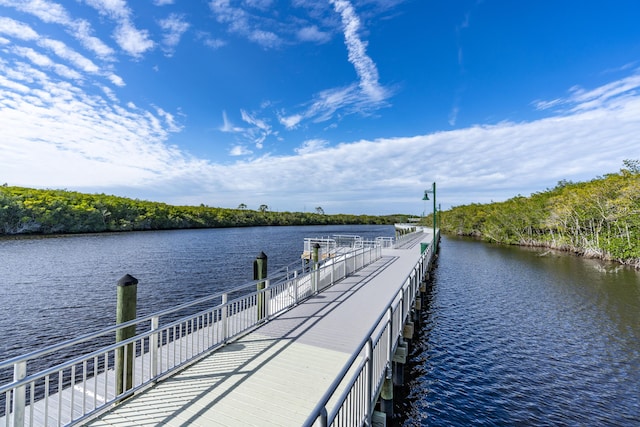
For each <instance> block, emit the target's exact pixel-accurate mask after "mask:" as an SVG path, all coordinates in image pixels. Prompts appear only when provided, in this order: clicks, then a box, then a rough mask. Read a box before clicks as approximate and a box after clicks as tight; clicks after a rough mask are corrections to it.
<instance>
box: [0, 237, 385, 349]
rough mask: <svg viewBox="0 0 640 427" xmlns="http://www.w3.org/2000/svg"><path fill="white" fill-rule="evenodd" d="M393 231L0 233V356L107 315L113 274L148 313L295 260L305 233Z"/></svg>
mask: <svg viewBox="0 0 640 427" xmlns="http://www.w3.org/2000/svg"><path fill="white" fill-rule="evenodd" d="M333 234H358V235H360V236H362V237H365V238H366V237H370V238H375V237H377V236H393V234H394V228H393V226H310V227H250V228H224V229H207V230H176V231H159V232H133V233H115V234H94V235H75V236H64V237H46V238H19V239H0V263H1V264H0V313H3V315H2V316H0V331H2V333H3V336H4V339H2V340H0V360H5V359H8V358H9V357H13V356H16V355H19V354H24V353H27V352H29V351H32V350H35V349H38V348H41V347H45V346H46V345H47V344H51V343H55V342H59V341H62V340H64V339H68V338H70V337H75V336H78V335H81V334H84V333H86V332H90V331H94V330H98V329H100V328H102V327H106V326H110V325H112V324H113V323H114V322H115V309H116V283H117V281H118V280H119V279H120V278H121V277H122V276H124V275H125V274H131V275H132V276H134V277H135V278H137V279H138V280H139V283H138V313H139V315H141V316H142V315H145V314H149V313H152V312H155V311H159V310H162V309H165V308H169V307H173V306H175V305H177V304H179V303H183V302H187V301H192V300H194V299H196V298H198V297H202V296H205V295H209V294H212V293H216V292H220V291H223V290H227V289H231V288H234V287H237V286H239V285H242V284H244V283H247V282H249V281H251V280H252V279H253V260H254V259H255V258H256V256H257V255H258V254H259V253H260V252H261V251H263V252H264V253H265V254H267V256H268V265H269V270H270V271H275V270H276V269H278V268H280V267H283V266H286V265H289V264H291V263H294V262H296V261H299V260H300V255H301V254H302V252H303V249H304V247H303V245H304V238H305V237H328V236H330V235H333Z"/></svg>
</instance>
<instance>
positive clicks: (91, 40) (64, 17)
mask: <svg viewBox="0 0 640 427" xmlns="http://www.w3.org/2000/svg"><path fill="white" fill-rule="evenodd" d="M0 5H2V6H8V7H13V8H15V9H16V10H19V11H21V12H25V13H29V14H31V15H33V16H36V17H38V18H39V19H40V20H42V21H43V22H46V23H54V24H59V25H62V26H63V28H65V30H66V32H67V33H68V34H69V35H71V36H72V37H75V38H76V39H77V40H78V41H80V43H81V44H82V45H83V46H84V47H85V48H86V49H88V50H90V51H92V52H93V53H94V54H96V55H97V56H98V57H99V58H101V59H103V60H113V54H114V51H113V49H112V48H111V47H109V46H108V45H106V44H105V43H104V42H102V40H100V39H99V38H97V37H95V36H94V35H93V29H92V28H91V24H89V22H87V21H86V20H84V19H73V18H72V17H71V16H70V15H69V13H68V12H67V10H66V9H65V8H64V7H63V6H62V5H60V4H58V3H54V2H50V1H47V0H26V1H25V0H0Z"/></svg>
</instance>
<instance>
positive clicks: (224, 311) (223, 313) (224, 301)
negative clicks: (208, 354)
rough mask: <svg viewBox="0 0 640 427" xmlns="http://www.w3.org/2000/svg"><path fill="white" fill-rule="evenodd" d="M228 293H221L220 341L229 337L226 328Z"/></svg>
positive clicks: (224, 340)
mask: <svg viewBox="0 0 640 427" xmlns="http://www.w3.org/2000/svg"><path fill="white" fill-rule="evenodd" d="M228 299H229V297H228V295H227V294H226V293H224V294H222V301H221V302H222V308H221V311H220V323H222V342H224V343H226V342H227V339H228V338H229V330H228V328H227V315H228V312H229V306H227V302H228Z"/></svg>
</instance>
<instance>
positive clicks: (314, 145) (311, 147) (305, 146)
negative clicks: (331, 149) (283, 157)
mask: <svg viewBox="0 0 640 427" xmlns="http://www.w3.org/2000/svg"><path fill="white" fill-rule="evenodd" d="M328 145H329V141H327V140H324V139H308V140H306V141H305V142H303V143H302V145H301V146H300V147H298V148H296V149H295V152H296V154H299V155H305V154H311V153H316V152H318V151H321V150H323V149H325V148H326V147H327V146H328Z"/></svg>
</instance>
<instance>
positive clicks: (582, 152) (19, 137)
mask: <svg viewBox="0 0 640 427" xmlns="http://www.w3.org/2000/svg"><path fill="white" fill-rule="evenodd" d="M3 61H4V62H3ZM10 65H11V64H8V63H7V61H5V60H1V59H0V128H1V129H3V132H5V133H4V134H3V138H1V139H0V170H2V173H3V181H6V182H8V183H10V184H16V185H31V186H40V185H42V183H47V184H46V185H47V186H50V187H51V186H53V187H62V188H80V189H82V188H85V189H88V190H89V191H109V190H108V189H109V188H116V187H117V188H120V189H122V188H125V187H126V188H129V189H130V192H134V193H135V194H136V195H137V196H136V197H145V194H146V193H145V191H153V194H154V198H155V199H157V198H161V199H163V200H164V201H168V202H171V203H189V204H200V203H203V202H204V203H207V204H210V205H214V206H227V207H234V206H237V205H238V204H239V203H267V204H269V205H273V206H278V207H280V209H283V210H284V209H287V210H302V209H303V206H304V204H307V205H308V204H309V203H314V202H315V201H318V200H322V201H323V203H322V206H323V208H324V209H325V211H327V212H331V213H337V212H352V213H392V212H398V211H400V212H407V213H411V212H413V211H414V210H415V211H421V210H422V209H423V207H422V203H421V201H420V198H421V195H422V191H423V190H424V188H426V186H427V185H428V184H430V183H431V182H432V181H437V182H438V184H439V188H440V190H441V191H439V201H441V202H442V205H443V207H445V208H446V207H448V206H451V205H457V204H463V203H470V202H483V201H487V202H488V201H490V200H504V199H506V198H509V197H513V196H514V195H516V194H518V193H522V194H527V192H534V191H539V190H543V189H544V188H546V187H549V186H554V185H555V183H556V182H557V181H559V180H561V179H571V180H581V179H590V178H593V177H594V176H596V175H599V174H603V173H608V172H613V171H616V170H617V169H618V168H619V167H621V165H622V160H623V159H625V158H629V157H630V156H633V153H635V152H637V147H638V146H639V144H640V140H639V139H638V138H639V137H638V135H640V122H639V121H638V117H640V74H639V73H636V74H634V75H631V76H628V77H626V78H623V79H620V80H618V81H615V82H611V83H610V84H607V85H603V86H601V87H598V88H594V89H583V90H581V91H578V90H576V89H574V90H573V91H571V92H570V95H569V98H571V99H572V100H573V101H571V102H573V103H571V102H568V103H567V104H566V105H565V107H566V109H565V110H564V111H563V112H561V113H558V114H550V115H549V116H548V117H547V118H544V119H540V120H534V121H530V122H520V123H508V122H504V123H499V124H497V125H491V126H473V127H469V128H464V129H458V130H453V131H446V132H437V133H433V134H427V135H418V136H414V137H402V138H385V139H378V140H361V141H354V142H343V143H340V144H338V145H333V146H329V145H327V144H325V141H323V140H307V141H305V142H304V143H302V144H301V145H300V146H299V148H298V150H297V151H296V154H295V155H287V156H271V155H265V156H261V157H254V158H251V159H247V160H242V161H238V162H235V163H232V164H222V163H220V164H216V163H212V162H210V161H206V160H203V159H197V158H193V157H190V156H188V155H186V154H185V153H183V152H181V151H180V150H178V149H176V148H175V147H172V146H170V145H168V144H167V142H168V141H169V135H170V134H171V131H172V129H173V130H177V129H179V127H175V126H172V125H171V117H172V116H171V115H168V114H166V113H164V112H162V111H160V110H153V111H148V110H144V109H141V108H138V107H136V106H135V105H133V104H126V105H120V104H114V103H112V102H111V101H110V100H108V99H107V98H105V97H99V96H96V95H91V94H88V93H86V92H84V91H82V90H79V89H78V88H74V87H71V86H69V85H68V84H62V83H60V82H56V81H54V80H52V79H51V78H49V77H48V76H47V75H46V74H44V73H42V72H41V71H39V70H38V69H37V67H35V66H31V65H29V64H27V63H22V64H21V67H20V68H18V67H10ZM27 82H29V85H30V86H31V87H29V86H27V85H26V83H27ZM33 82H37V87H34V85H33ZM623 89H624V90H623ZM594 100H597V101H598V102H596V103H592V101H594ZM587 105H588V107H589V108H580V107H581V106H587ZM240 115H241V116H243V119H242V120H243V123H246V124H247V126H248V127H251V128H256V129H262V130H263V131H268V130H269V129H270V127H269V124H268V122H266V121H264V120H261V119H259V118H258V117H257V116H256V115H254V114H251V113H249V112H246V111H245V112H244V114H243V113H242V112H241V113H240ZM223 122H224V125H223V128H224V129H226V130H227V131H240V130H242V129H241V128H238V127H236V126H234V125H233V124H232V123H231V122H230V121H229V119H228V118H226V114H223ZM43 129H46V132H47V135H48V136H49V137H48V138H47V140H43V139H42V138H41V135H42V132H43ZM247 147H248V145H247V144H244V143H237V144H235V145H234V146H233V147H232V148H231V149H230V153H231V154H233V155H238V156H247V155H248V154H251V153H250V151H252V150H250V149H249V148H247ZM603 147H606V149H605V148H603ZM427 152H428V153H429V156H425V155H424V153H427ZM550 152H552V153H553V155H552V156H551V155H549V153H550ZM630 153H631V154H630ZM68 164H73V165H74V167H73V168H68V167H66V166H65V165H68ZM363 165H364V166H365V167H363ZM25 171H26V172H27V173H25ZM541 171H544V173H541ZM470 177H472V178H470ZM78 182H82V187H80V186H79V185H78V184H77V183H78ZM163 191H166V193H163ZM257 192H260V195H259V200H258V199H255V200H254V198H255V197H256V196H255V195H256V194H257ZM176 193H180V194H181V195H180V196H176V195H175V194H176Z"/></svg>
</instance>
